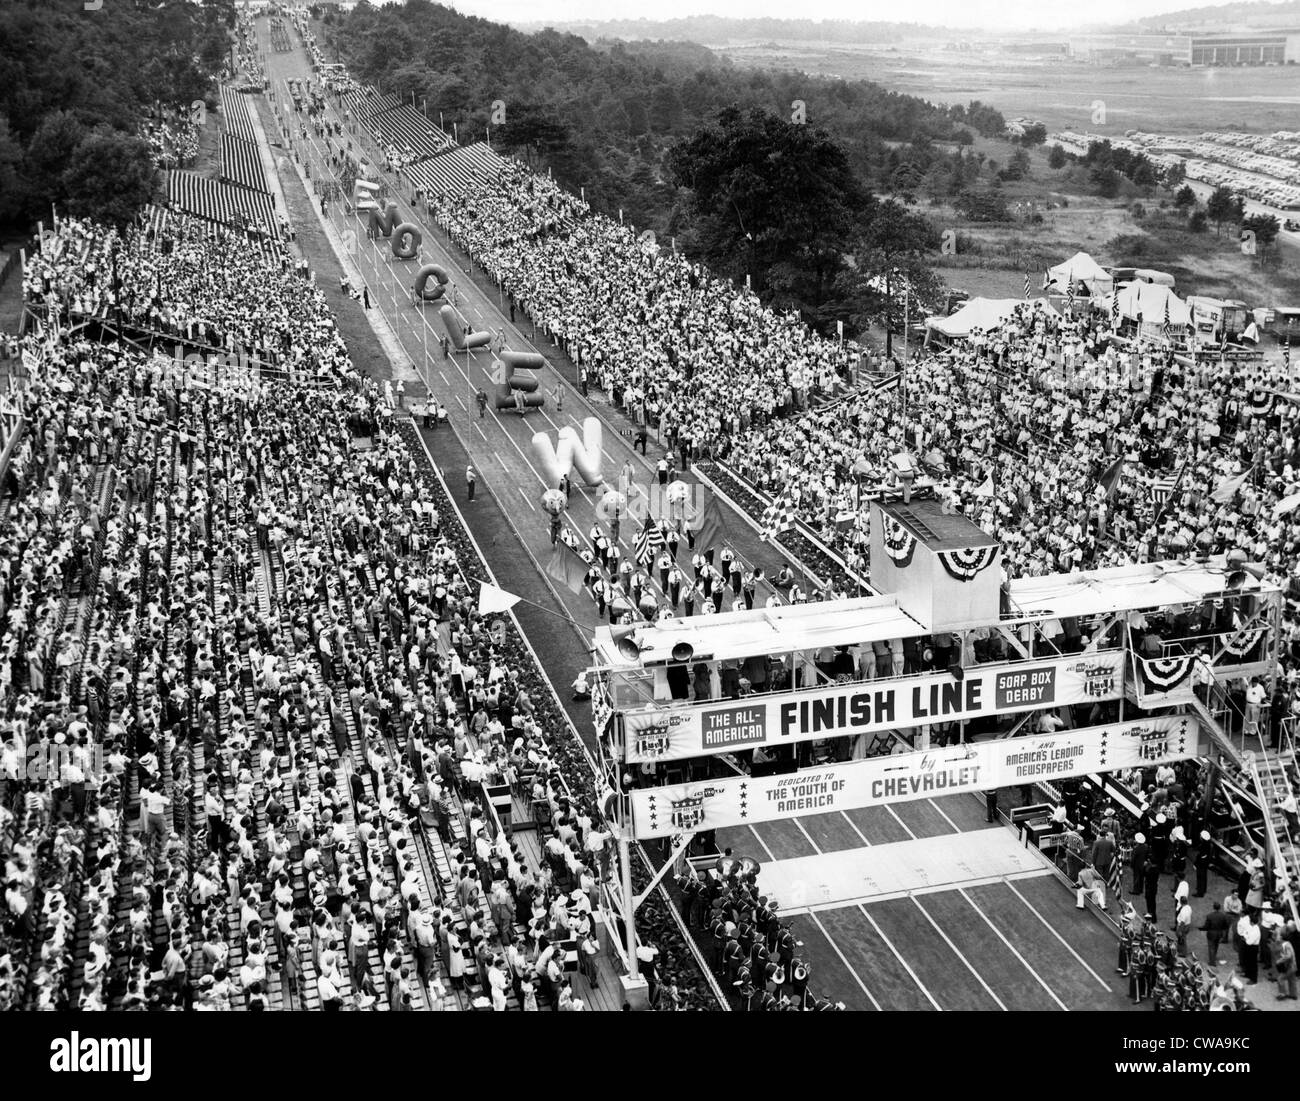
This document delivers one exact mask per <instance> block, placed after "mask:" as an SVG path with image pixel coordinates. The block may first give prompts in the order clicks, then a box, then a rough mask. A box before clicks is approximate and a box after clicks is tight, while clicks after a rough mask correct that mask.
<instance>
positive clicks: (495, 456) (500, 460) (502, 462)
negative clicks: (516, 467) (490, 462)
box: [492, 451, 510, 474]
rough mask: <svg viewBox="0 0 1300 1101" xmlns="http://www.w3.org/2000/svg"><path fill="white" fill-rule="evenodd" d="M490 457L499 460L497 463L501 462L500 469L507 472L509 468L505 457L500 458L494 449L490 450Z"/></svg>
mask: <svg viewBox="0 0 1300 1101" xmlns="http://www.w3.org/2000/svg"><path fill="white" fill-rule="evenodd" d="M492 457H493V458H495V459H496V461H497V462H499V463H500V464H501V469H502V470H504V471H505V472H506V473H507V474H508V473H509V472H510V468H509V467H508V466H506V461H505V459H503V458H502V457H501V456H500V455H498V454H497V453H496V452H495V451H493V452H492Z"/></svg>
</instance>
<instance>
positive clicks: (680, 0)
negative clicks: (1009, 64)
mask: <svg viewBox="0 0 1300 1101" xmlns="http://www.w3.org/2000/svg"><path fill="white" fill-rule="evenodd" d="M1207 2H1210V0H1090V2H1089V3H1088V4H1086V5H1080V4H1077V3H1071V4H1065V3H1061V2H1060V0H1045V2H1042V3H1028V2H1026V0H1012V2H1010V3H1008V2H1007V0H909V2H908V3H906V4H901V5H900V4H898V3H896V2H893V3H885V2H884V0H801V2H800V3H798V4H791V3H790V2H789V0H612V2H611V0H603V2H601V0H451V3H452V6H454V7H455V8H456V9H457V10H459V11H462V12H465V13H466V14H468V15H479V16H483V17H484V18H487V19H494V20H497V21H499V22H506V23H538V22H546V21H553V22H556V23H562V22H574V23H578V22H592V21H601V20H606V19H615V18H617V19H638V18H645V19H678V18H682V17H684V16H689V15H721V16H729V17H733V18H742V17H746V16H748V17H764V16H766V17H770V18H775V19H791V18H795V19H814V20H816V19H852V20H861V21H868V20H884V21H892V20H897V19H906V20H907V21H908V22H913V23H929V24H934V25H939V26H948V27H968V28H986V29H989V30H994V29H1002V28H1007V29H1016V30H1029V29H1039V30H1047V31H1056V30H1063V29H1065V28H1067V27H1073V26H1078V25H1080V24H1082V23H1084V22H1087V23H1089V24H1092V25H1096V24H1098V23H1108V22H1111V23H1121V22H1126V21H1129V20H1132V19H1139V18H1145V17H1147V16H1152V15H1158V14H1160V13H1161V12H1168V11H1181V10H1184V9H1187V8H1191V7H1198V6H1200V5H1201V4H1204V3H1207ZM1273 2H1277V0H1273Z"/></svg>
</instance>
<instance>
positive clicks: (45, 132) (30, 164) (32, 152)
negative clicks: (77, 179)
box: [27, 111, 86, 207]
mask: <svg viewBox="0 0 1300 1101" xmlns="http://www.w3.org/2000/svg"><path fill="white" fill-rule="evenodd" d="M85 138H86V128H85V127H84V126H82V125H81V122H80V121H79V120H78V119H77V117H76V115H74V114H73V113H72V112H71V111H52V112H50V114H48V115H46V117H45V119H44V120H43V121H42V122H41V124H40V126H38V127H37V129H36V133H34V134H33V135H32V140H31V141H30V142H28V143H27V176H28V187H29V189H30V191H31V194H32V195H33V196H34V197H35V198H37V199H38V200H39V201H40V203H41V205H42V206H44V207H48V206H49V204H50V203H62V202H63V201H64V199H65V198H67V192H66V191H65V184H64V181H63V174H64V172H66V171H67V169H68V168H69V167H70V165H71V164H72V156H73V154H74V153H75V152H76V150H77V147H78V146H80V145H81V143H82V142H83V141H84V140H85Z"/></svg>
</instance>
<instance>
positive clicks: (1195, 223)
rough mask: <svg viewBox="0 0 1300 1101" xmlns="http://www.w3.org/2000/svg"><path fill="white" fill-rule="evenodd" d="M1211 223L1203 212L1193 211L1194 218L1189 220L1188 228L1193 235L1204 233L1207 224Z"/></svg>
mask: <svg viewBox="0 0 1300 1101" xmlns="http://www.w3.org/2000/svg"><path fill="white" fill-rule="evenodd" d="M1208 221H1209V219H1208V218H1206V216H1205V211H1203V210H1193V211H1192V216H1191V217H1190V218H1188V219H1187V228H1188V229H1189V230H1190V231H1191V232H1192V233H1204V232H1205V226H1206V223H1207V222H1208Z"/></svg>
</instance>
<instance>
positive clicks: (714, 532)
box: [694, 495, 723, 550]
mask: <svg viewBox="0 0 1300 1101" xmlns="http://www.w3.org/2000/svg"><path fill="white" fill-rule="evenodd" d="M694 529H695V545H696V546H698V547H703V548H705V549H706V550H707V549H708V548H709V547H712V546H715V545H716V544H717V542H718V541H719V540H720V539H721V538H722V530H723V528H722V513H721V511H720V510H719V508H718V502H717V500H716V499H715V498H714V497H713V496H712V495H710V496H709V501H708V504H706V505H705V506H704V510H703V512H702V513H700V515H699V516H698V517H697V518H696V522H695V525H694Z"/></svg>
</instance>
